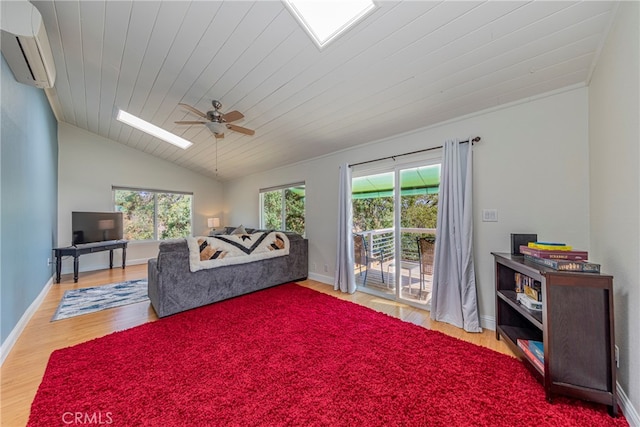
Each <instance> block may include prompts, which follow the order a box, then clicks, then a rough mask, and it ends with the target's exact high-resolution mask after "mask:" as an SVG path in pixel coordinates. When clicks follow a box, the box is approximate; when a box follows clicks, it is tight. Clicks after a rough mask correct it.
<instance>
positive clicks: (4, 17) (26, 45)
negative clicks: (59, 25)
mask: <svg viewBox="0 0 640 427" xmlns="http://www.w3.org/2000/svg"><path fill="white" fill-rule="evenodd" d="M0 8H1V10H0V19H1V20H0V30H1V31H0V32H1V36H2V38H1V39H0V50H2V55H3V56H4V59H5V60H6V61H7V64H9V67H10V68H11V71H12V72H13V75H14V77H15V78H16V80H17V81H19V82H20V83H25V84H28V85H31V86H36V87H40V88H50V87H53V83H54V82H55V80H56V67H55V65H54V62H53V54H52V53H51V46H50V45H49V39H48V38H47V32H46V31H45V29H44V24H43V22H42V15H40V12H38V9H36V8H35V6H33V5H32V4H31V3H29V2H28V1H25V0H23V1H0Z"/></svg>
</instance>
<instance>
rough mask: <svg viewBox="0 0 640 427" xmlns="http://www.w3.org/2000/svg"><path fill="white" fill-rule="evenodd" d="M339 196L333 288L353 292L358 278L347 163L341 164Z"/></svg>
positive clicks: (349, 175)
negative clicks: (354, 258) (354, 257)
mask: <svg viewBox="0 0 640 427" xmlns="http://www.w3.org/2000/svg"><path fill="white" fill-rule="evenodd" d="M338 197H339V200H338V247H337V250H336V276H335V279H334V283H333V288H334V289H335V290H336V291H337V290H341V291H342V292H348V293H350V294H352V293H354V292H355V291H356V278H355V273H354V270H353V234H352V230H353V216H352V211H351V168H350V167H349V165H348V164H347V163H344V164H343V165H341V166H340V183H339V188H338Z"/></svg>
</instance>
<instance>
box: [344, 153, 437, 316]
mask: <svg viewBox="0 0 640 427" xmlns="http://www.w3.org/2000/svg"><path fill="white" fill-rule="evenodd" d="M439 184H440V164H439V163H436V162H423V163H421V164H418V165H407V166H405V167H396V168H393V169H391V170H388V171H385V172H380V173H375V174H371V175H364V176H357V177H355V178H353V182H352V192H353V194H352V204H353V224H354V248H355V249H354V250H355V254H354V260H355V269H356V283H357V285H358V286H359V289H360V290H363V291H365V292H370V293H375V294H378V295H380V296H384V297H387V298H392V299H397V300H403V301H405V302H409V303H411V304H413V305H420V306H428V305H429V303H430V301H431V281H432V277H433V251H434V249H435V232H436V219H437V212H438V188H439ZM419 239H420V240H419ZM419 244H420V247H419Z"/></svg>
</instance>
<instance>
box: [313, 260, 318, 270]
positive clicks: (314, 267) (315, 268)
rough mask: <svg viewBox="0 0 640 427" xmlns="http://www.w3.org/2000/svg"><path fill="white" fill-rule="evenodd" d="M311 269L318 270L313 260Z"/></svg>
mask: <svg viewBox="0 0 640 427" xmlns="http://www.w3.org/2000/svg"><path fill="white" fill-rule="evenodd" d="M311 269H312V270H313V271H318V264H316V263H315V262H314V263H313V264H311Z"/></svg>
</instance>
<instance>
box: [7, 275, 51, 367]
mask: <svg viewBox="0 0 640 427" xmlns="http://www.w3.org/2000/svg"><path fill="white" fill-rule="evenodd" d="M52 285H53V276H51V278H50V279H49V281H48V282H47V283H46V284H45V285H44V287H43V288H42V290H41V291H40V294H38V296H37V297H36V299H34V300H33V302H32V303H31V305H30V306H29V307H28V308H27V309H26V310H25V312H24V313H23V314H22V317H21V318H20V320H18V323H17V324H16V326H15V327H14V328H13V330H12V331H11V333H10V334H9V336H7V339H5V340H4V342H3V343H2V346H0V366H2V364H3V363H4V361H5V359H6V358H7V356H8V355H9V352H10V351H11V349H12V348H13V346H14V345H15V343H16V341H18V338H19V337H20V334H22V331H24V328H25V327H26V326H27V324H28V323H29V320H31V317H32V316H33V315H34V313H35V312H36V311H38V308H40V304H42V301H44V298H45V297H46V296H47V293H48V292H49V289H51V286H52Z"/></svg>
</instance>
